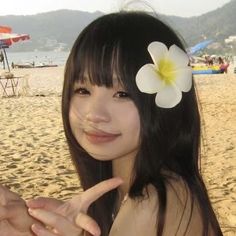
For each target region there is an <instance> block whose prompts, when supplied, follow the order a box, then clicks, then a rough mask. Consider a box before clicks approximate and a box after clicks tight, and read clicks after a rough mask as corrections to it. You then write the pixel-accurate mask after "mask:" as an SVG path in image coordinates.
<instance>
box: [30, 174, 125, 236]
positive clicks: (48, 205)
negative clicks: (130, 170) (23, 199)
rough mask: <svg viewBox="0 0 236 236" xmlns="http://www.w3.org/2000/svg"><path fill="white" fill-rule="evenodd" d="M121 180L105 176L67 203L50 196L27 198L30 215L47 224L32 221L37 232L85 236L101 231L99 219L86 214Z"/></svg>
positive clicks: (54, 235) (51, 235)
mask: <svg viewBox="0 0 236 236" xmlns="http://www.w3.org/2000/svg"><path fill="white" fill-rule="evenodd" d="M122 182H123V181H122V180H121V179H120V178H112V179H109V180H105V181H103V182H101V183H99V184H97V185H95V186H94V187H92V188H90V189H88V190H87V191H85V192H84V193H82V194H80V195H78V196H76V197H74V198H72V199H71V200H69V201H67V202H65V203H60V202H55V200H52V199H48V198H40V199H35V200H31V201H28V202H27V205H28V207H29V213H30V215H32V216H33V217H35V218H36V219H38V220H39V221H41V222H42V223H44V224H45V225H46V227H42V226H40V225H38V224H34V225H32V230H33V232H34V233H35V234H36V235H38V236H58V235H60V236H82V235H83V232H88V233H90V234H92V235H95V236H99V235H101V230H100V228H99V226H98V224H97V222H96V221H94V219H92V218H91V217H90V216H88V215H87V210H88V208H89V206H90V205H91V204H92V203H93V202H94V201H96V200H97V199H98V198H100V197H101V196H102V195H103V194H105V193H107V192H109V191H111V190H112V189H115V188H117V187H118V186H119V185H120V184H122Z"/></svg>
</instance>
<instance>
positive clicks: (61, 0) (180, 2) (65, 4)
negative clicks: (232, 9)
mask: <svg viewBox="0 0 236 236" xmlns="http://www.w3.org/2000/svg"><path fill="white" fill-rule="evenodd" d="M233 1H235V0H233ZM127 2H131V0H36V1H34V0H4V1H1V6H0V16H4V15H34V14H37V13H43V12H48V11H54V10H59V9H72V10H80V11H88V12H95V11H101V12H104V13H110V12H115V11H118V10H120V9H121V8H124V7H123V6H124V5H125V3H127ZM135 2H140V1H139V0H136V1H135ZM145 2H147V3H148V4H149V5H150V6H151V7H152V8H149V9H150V10H151V9H153V10H155V12H157V13H162V14H166V15H175V16H182V17H191V16H199V15H202V14H204V13H207V12H209V11H212V10H215V9H217V8H219V7H221V6H223V5H224V4H226V3H228V2H230V0H145ZM141 5H142V7H140V4H137V3H136V4H129V9H130V8H131V7H133V8H135V9H139V10H140V9H141V10H143V6H144V4H141Z"/></svg>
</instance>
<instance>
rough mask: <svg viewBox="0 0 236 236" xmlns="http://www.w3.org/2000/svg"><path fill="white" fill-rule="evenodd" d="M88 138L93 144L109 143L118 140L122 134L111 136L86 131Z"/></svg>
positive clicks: (109, 134) (100, 132) (104, 133)
mask: <svg viewBox="0 0 236 236" xmlns="http://www.w3.org/2000/svg"><path fill="white" fill-rule="evenodd" d="M84 133H85V135H86V138H87V139H88V141H89V142H91V143H93V144H99V143H108V142H112V141H114V140H115V139H117V138H118V137H119V136H120V135H121V134H111V133H106V132H102V131H99V132H98V131H84Z"/></svg>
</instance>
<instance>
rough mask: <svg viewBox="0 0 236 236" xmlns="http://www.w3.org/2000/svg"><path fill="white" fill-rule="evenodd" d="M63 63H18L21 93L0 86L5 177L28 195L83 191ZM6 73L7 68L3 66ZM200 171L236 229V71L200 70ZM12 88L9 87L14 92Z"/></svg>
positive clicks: (0, 169) (224, 218) (226, 227)
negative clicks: (65, 119)
mask: <svg viewBox="0 0 236 236" xmlns="http://www.w3.org/2000/svg"><path fill="white" fill-rule="evenodd" d="M63 72H64V68H63V67H55V68H37V69H15V70H12V73H14V75H17V76H25V78H27V79H19V85H18V88H17V89H18V90H17V93H18V94H19V96H14V97H2V88H1V87H0V112H1V122H0V137H1V138H0V173H1V176H0V183H1V184H4V185H7V186H9V187H10V188H11V189H12V190H13V191H16V192H18V193H19V194H21V196H22V197H24V198H26V199H27V198H32V197H36V196H50V197H56V198H60V199H68V198H69V197H70V196H72V195H73V194H75V193H78V192H80V191H81V188H80V183H79V180H78V177H77V175H76V172H75V170H74V167H73V165H72V163H71V161H70V157H69V153H68V148H67V145H66V142H65V137H64V133H63V127H62V119H61V107H60V105H61V104H60V103H61V89H62V83H63ZM0 73H2V71H0ZM195 82H196V85H197V92H198V96H199V104H200V109H201V115H202V147H201V171H202V174H203V177H204V180H205V183H206V185H207V188H208V190H209V195H210V198H211V201H212V203H213V207H214V210H215V212H216V214H217V216H218V219H219V221H220V224H221V227H222V230H223V232H224V235H226V236H233V235H236V119H235V117H236V74H233V72H231V71H230V72H229V73H228V74H220V75H196V76H195ZM9 93H10V92H9Z"/></svg>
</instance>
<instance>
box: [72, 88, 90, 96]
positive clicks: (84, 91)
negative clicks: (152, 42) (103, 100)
mask: <svg viewBox="0 0 236 236" xmlns="http://www.w3.org/2000/svg"><path fill="white" fill-rule="evenodd" d="M74 93H75V94H79V95H89V94H90V92H89V91H88V90H87V89H86V88H76V89H75V90H74Z"/></svg>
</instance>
